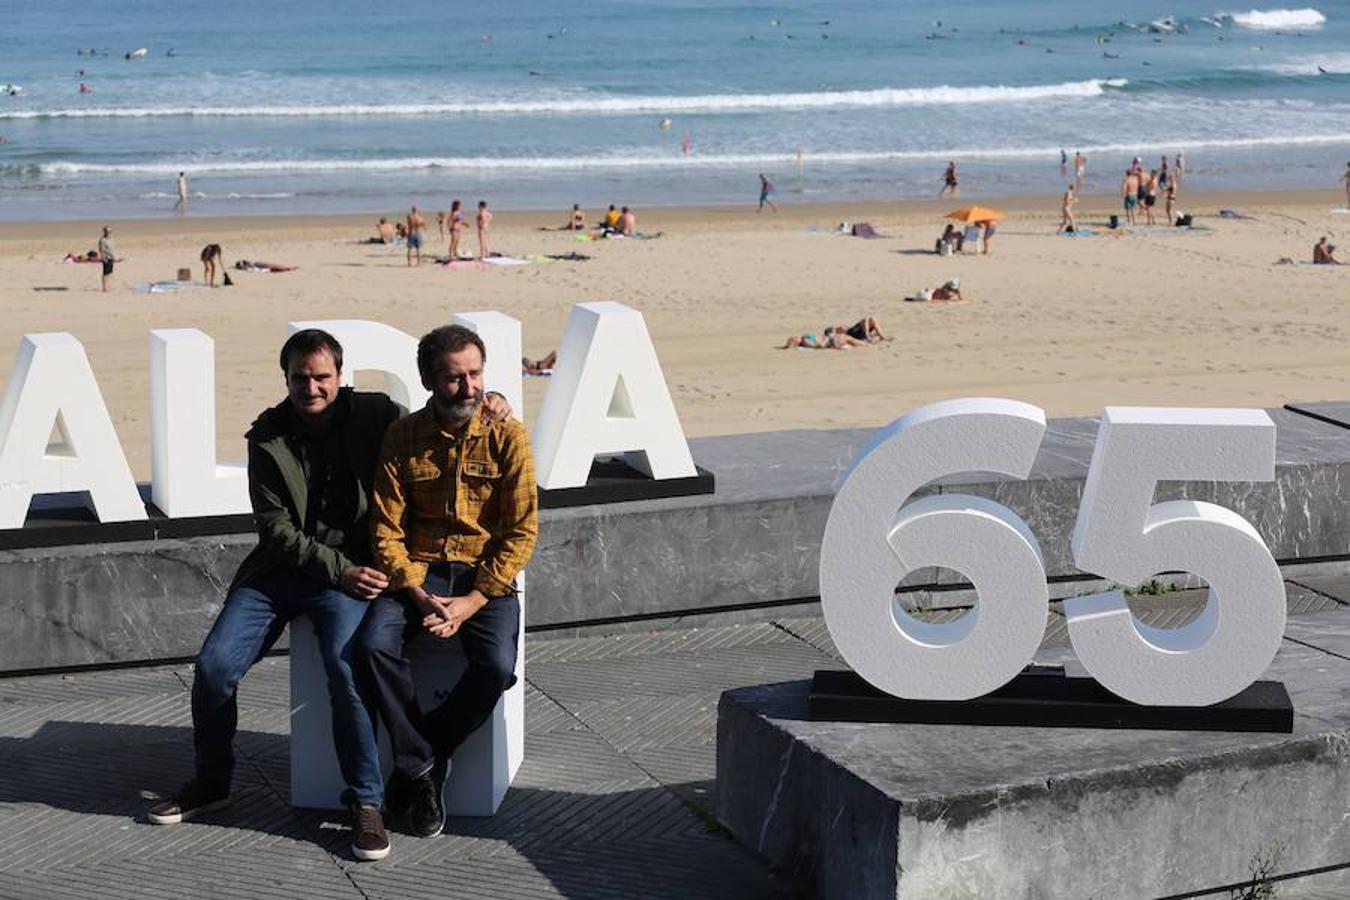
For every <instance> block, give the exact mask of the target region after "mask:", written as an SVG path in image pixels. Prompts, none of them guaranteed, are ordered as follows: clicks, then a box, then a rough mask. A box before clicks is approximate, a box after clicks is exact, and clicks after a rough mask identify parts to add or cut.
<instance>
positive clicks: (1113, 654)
mask: <svg viewBox="0 0 1350 900" xmlns="http://www.w3.org/2000/svg"><path fill="white" fill-rule="evenodd" d="M1274 477H1275V424H1274V423H1273V422H1271V420H1270V417H1269V416H1267V415H1266V414H1265V412H1264V411H1262V410H1257V409H1149V408H1142V407H1140V408H1135V407H1107V409H1106V410H1105V412H1104V413H1103V415H1102V423H1101V428H1100V430H1098V432H1097V443H1096V446H1095V447H1094V448H1093V452H1092V464H1091V466H1090V467H1089V469H1088V476H1087V484H1086V486H1085V487H1084V491H1083V501H1082V504H1081V505H1080V506H1079V509H1078V521H1077V523H1076V524H1075V526H1074V532H1073V559H1074V564H1075V565H1076V566H1077V567H1078V568H1080V569H1082V570H1083V571H1085V572H1091V573H1093V574H1096V575H1101V576H1102V577H1104V578H1109V579H1111V580H1112V581H1117V582H1120V583H1122V584H1128V585H1135V584H1140V583H1141V582H1143V581H1144V580H1145V579H1147V578H1148V577H1149V576H1150V575H1154V574H1156V573H1158V572H1164V571H1179V572H1190V573H1192V574H1195V575H1199V576H1200V577H1202V578H1204V579H1205V581H1207V582H1209V587H1210V591H1209V597H1208V600H1207V602H1206V603H1205V607H1204V609H1203V611H1202V612H1201V613H1200V616H1199V617H1198V618H1197V619H1195V620H1194V621H1193V622H1191V623H1189V624H1188V625H1184V626H1182V627H1180V628H1173V629H1161V628H1153V627H1150V626H1148V625H1144V624H1143V623H1141V622H1139V621H1137V620H1136V619H1135V618H1134V616H1133V615H1131V613H1130V609H1129V607H1128V606H1126V604H1125V598H1124V596H1123V595H1122V594H1121V593H1120V592H1119V591H1112V592H1110V593H1106V594H1097V595H1094V596H1089V597H1075V598H1072V599H1069V600H1065V601H1064V616H1065V618H1066V619H1067V620H1068V628H1069V638H1070V640H1071V641H1072V642H1073V647H1074V652H1075V653H1077V655H1078V658H1079V660H1081V661H1082V663H1083V665H1084V666H1085V667H1086V668H1087V670H1088V672H1089V673H1091V674H1092V676H1093V677H1094V678H1096V679H1097V681H1099V682H1100V683H1101V684H1102V685H1103V686H1105V687H1106V688H1107V689H1109V690H1110V691H1112V692H1113V693H1115V694H1117V695H1118V696H1120V697H1123V698H1124V699H1126V700H1130V701H1133V702H1135V703H1140V704H1146V705H1171V706H1207V705H1209V704H1212V703H1218V702H1220V701H1222V700H1226V699H1228V698H1229V697H1231V696H1233V695H1234V694H1236V693H1238V692H1239V691H1241V690H1243V689H1244V688H1246V687H1247V686H1248V685H1250V684H1251V683H1252V682H1253V681H1255V680H1256V679H1257V678H1258V677H1260V675H1261V673H1262V672H1264V671H1265V670H1266V667H1267V666H1269V665H1270V661H1271V660H1272V659H1273V658H1274V657H1275V652H1276V650H1278V649H1279V646H1280V640H1281V637H1282V636H1283V634H1284V618H1285V604H1284V585H1283V583H1282V580H1281V577H1280V570H1279V567H1278V566H1277V565H1276V563H1275V560H1274V558H1273V557H1271V555H1270V550H1269V549H1268V548H1267V547H1266V544H1265V542H1264V541H1263V540H1261V536H1260V535H1259V534H1257V533H1256V529H1255V528H1253V527H1252V525H1251V523H1249V522H1248V521H1247V520H1246V519H1244V518H1242V517H1241V516H1239V515H1238V514H1237V513H1235V512H1233V511H1232V510H1229V509H1225V508H1224V507H1222V506H1216V505H1215V504H1213V503H1202V502H1199V501H1194V500H1172V501H1169V502H1166V503H1158V504H1153V490H1154V486H1155V484H1156V483H1157V482H1158V481H1162V480H1181V479H1186V480H1215V481H1270V480H1271V479H1273V478H1274Z"/></svg>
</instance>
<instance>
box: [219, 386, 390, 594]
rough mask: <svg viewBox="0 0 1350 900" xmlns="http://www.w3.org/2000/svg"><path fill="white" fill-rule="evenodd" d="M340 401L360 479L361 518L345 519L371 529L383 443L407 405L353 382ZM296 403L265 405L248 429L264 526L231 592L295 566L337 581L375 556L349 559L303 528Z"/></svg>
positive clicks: (257, 510)
mask: <svg viewBox="0 0 1350 900" xmlns="http://www.w3.org/2000/svg"><path fill="white" fill-rule="evenodd" d="M333 402H334V403H335V404H341V406H340V407H339V409H338V416H339V418H341V419H342V421H343V425H342V438H343V443H344V445H345V447H346V450H347V460H348V463H349V465H350V470H351V472H352V473H353V474H355V476H356V478H357V481H358V482H359V483H360V491H359V492H358V494H357V495H358V497H359V501H358V504H357V508H356V517H355V520H354V521H353V522H350V523H341V524H342V525H343V526H344V530H345V531H347V533H348V534H352V533H360V534H362V535H364V534H365V533H366V529H367V525H366V513H367V511H368V510H369V508H370V490H371V484H372V482H373V481H374V478H375V466H376V464H377V462H378V461H379V455H380V444H381V442H382V441H383V440H384V432H385V429H387V428H388V427H389V425H390V423H392V422H393V421H394V420H395V419H397V418H399V416H401V415H402V414H403V410H402V409H400V408H399V406H398V405H397V404H395V403H394V402H393V401H392V400H390V399H389V398H388V397H386V396H385V395H384V394H377V393H368V392H364V391H354V390H352V389H351V388H346V387H344V388H341V389H339V391H338V396H337V399H336V400H334V401H333ZM289 404H290V401H289V400H283V401H282V402H281V403H278V404H277V405H276V406H273V407H271V408H270V409H266V410H263V413H262V415H260V416H258V418H257V419H256V420H255V421H254V422H253V426H252V427H251V428H249V430H248V433H247V434H245V435H244V437H245V439H246V440H247V441H248V495H249V500H250V501H251V502H252V504H253V522H254V525H255V526H256V527H257V529H258V546H257V547H254V548H253V551H252V552H251V553H249V555H248V556H247V557H245V558H244V561H243V562H242V563H240V564H239V571H238V572H236V573H235V576H234V581H232V582H230V592H233V591H234V590H235V589H237V588H239V587H242V586H244V585H248V584H252V583H255V582H257V581H258V580H259V579H262V578H265V577H266V576H268V575H270V574H271V573H272V572H275V571H277V570H278V569H282V568H288V569H294V570H295V571H297V572H300V573H303V574H305V575H308V576H309V577H311V578H313V579H314V580H316V581H318V582H320V583H321V584H331V585H333V586H334V587H337V586H338V585H339V583H340V581H341V579H342V573H343V571H344V570H346V569H347V568H349V567H351V566H356V565H366V564H368V563H369V561H370V559H369V556H368V555H367V556H365V557H363V558H361V559H349V558H347V556H345V555H344V554H343V552H342V550H341V549H340V548H337V547H329V546H326V545H324V544H322V543H320V542H319V541H316V540H315V539H314V538H313V537H312V536H311V535H307V534H305V533H304V530H303V529H304V523H305V513H306V511H307V510H306V507H307V505H308V500H309V486H308V485H307V484H306V483H305V473H304V467H303V465H302V464H301V461H300V448H299V446H298V441H297V439H296V437H295V436H294V435H293V434H292V432H291V429H290V428H289V426H288V423H289V421H290V419H289V416H290V412H289ZM334 524H338V523H334Z"/></svg>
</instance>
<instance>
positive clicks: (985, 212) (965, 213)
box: [947, 206, 1003, 222]
mask: <svg viewBox="0 0 1350 900" xmlns="http://www.w3.org/2000/svg"><path fill="white" fill-rule="evenodd" d="M947 218H949V219H955V220H956V221H958V222H993V221H995V220H996V219H1002V218H1003V213H1001V212H999V211H998V210H996V209H990V208H989V207H987V206H963V207H961V208H960V209H954V210H952V211H951V212H949V213H947Z"/></svg>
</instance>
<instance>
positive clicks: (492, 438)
mask: <svg viewBox="0 0 1350 900" xmlns="http://www.w3.org/2000/svg"><path fill="white" fill-rule="evenodd" d="M485 356H486V353H485V351H484V348H483V342H482V340H481V339H480V338H479V337H478V335H477V334H475V333H474V332H473V331H471V330H469V329H467V328H462V327H460V326H458V325H446V326H442V327H440V328H437V329H435V330H433V331H431V332H430V333H428V334H427V335H426V336H424V337H423V338H422V340H421V341H420V342H419V343H418V345H417V368H418V371H419V373H420V374H421V376H422V384H423V386H424V387H426V389H427V390H429V391H431V399H430V400H428V401H427V405H426V406H425V407H423V408H422V409H420V410H418V411H417V412H414V413H412V414H411V415H409V416H407V417H406V418H403V419H400V420H399V421H397V422H395V423H394V424H393V425H391V426H390V427H389V430H388V431H387V432H386V433H385V436H384V446H383V448H382V449H381V451H380V460H379V464H378V465H377V467H376V470H375V483H374V493H373V498H372V504H371V514H370V522H371V543H372V549H373V551H374V565H375V566H376V567H377V568H378V569H380V571H382V572H384V573H385V574H387V575H388V577H389V588H388V592H387V593H385V594H384V595H382V596H381V597H379V598H378V599H376V600H375V601H373V602H372V604H371V608H370V610H369V612H368V613H367V615H366V619H365V622H364V623H363V625H362V628H361V632H360V634H359V635H358V658H359V660H360V666H361V670H362V674H363V676H364V679H365V681H366V684H367V687H368V688H369V689H370V692H371V695H372V699H373V700H374V702H375V705H376V707H377V708H378V710H379V716H380V720H381V721H382V722H383V723H384V726H385V728H386V729H387V730H388V732H389V737H390V742H391V744H392V745H393V752H394V773H393V775H392V776H390V779H389V783H388V785H387V786H386V787H385V794H384V800H385V808H386V809H388V810H389V811H390V812H392V813H396V814H398V813H404V812H406V813H408V815H409V818H410V819H411V824H412V828H413V831H414V832H415V833H417V834H419V835H421V836H423V837H430V836H432V835H435V834H439V833H440V831H441V827H442V825H443V823H444V819H445V814H444V811H443V809H442V807H441V787H442V785H443V783H444V781H445V776H446V761H447V760H448V759H449V758H450V756H451V754H453V753H454V751H455V748H457V747H458V746H459V745H460V744H461V743H462V742H463V741H464V739H465V738H467V737H468V736H469V735H470V734H471V733H472V732H473V731H474V729H476V728H477V727H478V726H479V725H481V724H483V722H484V721H486V719H487V718H488V716H490V715H491V714H492V710H493V708H494V707H495V706H496V705H497V700H498V698H500V697H501V695H502V692H503V691H505V690H506V689H507V688H509V687H511V685H513V684H514V683H515V681H516V676H515V674H514V673H515V665H516V655H517V634H518V631H519V626H520V602H519V599H518V598H517V597H516V594H515V586H514V582H515V578H516V576H517V575H518V574H519V573H520V571H521V570H522V569H523V568H524V567H525V563H526V562H527V561H528V560H529V558H530V554H531V553H533V552H534V544H535V539H536V538H537V537H538V534H539V512H538V510H539V504H538V495H537V491H536V487H535V478H534V460H533V457H532V456H531V454H530V439H529V434H528V433H527V432H526V430H525V426H523V425H522V424H521V423H520V422H519V421H516V420H514V419H507V420H504V421H500V422H488V421H486V420H485V419H484V417H483V415H482V412H481V409H480V407H481V405H482V400H483V362H484V359H485ZM420 631H426V632H429V633H430V634H431V635H433V636H435V637H437V638H442V639H445V638H450V637H453V636H454V635H456V634H458V635H459V636H460V641H461V643H462V645H463V648H464V653H465V656H467V657H468V661H469V668H468V671H467V672H466V673H465V674H464V676H463V677H462V678H461V679H460V681H459V683H458V684H456V685H455V688H454V690H453V691H451V693H450V696H448V697H447V698H446V699H445V701H444V702H443V703H441V705H440V706H438V707H436V708H435V709H432V710H421V709H419V707H418V704H417V698H416V691H415V690H414V687H413V681H412V673H411V671H410V669H409V666H408V662H407V660H406V659H405V658H404V656H403V645H404V642H405V641H406V640H408V639H409V638H411V637H413V636H414V635H416V634H417V633H418V632H420Z"/></svg>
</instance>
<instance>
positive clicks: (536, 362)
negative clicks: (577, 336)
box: [520, 350, 558, 377]
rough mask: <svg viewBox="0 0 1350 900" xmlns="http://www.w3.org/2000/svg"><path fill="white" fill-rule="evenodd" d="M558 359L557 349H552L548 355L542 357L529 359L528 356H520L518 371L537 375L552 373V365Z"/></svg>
mask: <svg viewBox="0 0 1350 900" xmlns="http://www.w3.org/2000/svg"><path fill="white" fill-rule="evenodd" d="M557 361H558V351H557V350H552V351H550V352H549V354H548V356H545V357H543V358H542V359H530V358H529V357H528V356H522V357H521V358H520V371H521V374H523V375H533V376H535V377H539V376H542V375H552V374H553V365H554V363H556V362H557Z"/></svg>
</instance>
